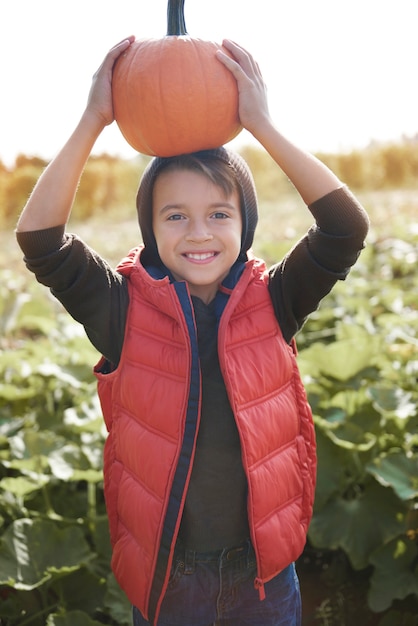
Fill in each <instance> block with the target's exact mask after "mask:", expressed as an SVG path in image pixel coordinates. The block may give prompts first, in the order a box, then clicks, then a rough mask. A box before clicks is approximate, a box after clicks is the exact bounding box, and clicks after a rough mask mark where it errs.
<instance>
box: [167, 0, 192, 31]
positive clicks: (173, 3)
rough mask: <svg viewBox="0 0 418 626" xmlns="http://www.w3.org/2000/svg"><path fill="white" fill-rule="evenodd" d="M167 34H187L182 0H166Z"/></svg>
mask: <svg viewBox="0 0 418 626" xmlns="http://www.w3.org/2000/svg"><path fill="white" fill-rule="evenodd" d="M167 35H187V30H186V22H185V21H184V0H168V5H167Z"/></svg>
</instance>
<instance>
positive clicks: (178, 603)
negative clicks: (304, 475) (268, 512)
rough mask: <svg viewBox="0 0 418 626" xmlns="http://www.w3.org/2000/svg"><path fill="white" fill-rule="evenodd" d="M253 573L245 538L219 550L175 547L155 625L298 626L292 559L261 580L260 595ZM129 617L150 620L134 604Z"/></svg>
mask: <svg viewBox="0 0 418 626" xmlns="http://www.w3.org/2000/svg"><path fill="white" fill-rule="evenodd" d="M255 578H256V561H255V554H254V550H253V548H252V546H251V543H250V542H246V543H245V544H243V545H241V546H238V547H237V548H232V549H228V548H226V549H224V550H221V551H218V552H207V553H198V552H194V551H193V550H180V549H176V553H175V556H174V560H173V567H172V570H171V576H170V582H169V585H168V588H167V592H166V595H165V597H164V600H163V603H162V606H161V612H160V616H159V619H158V626H300V624H301V598H300V590H299V580H298V577H297V574H296V570H295V566H294V564H293V563H292V564H291V565H289V567H287V568H286V569H285V570H283V571H282V572H281V573H280V574H278V576H276V577H275V578H273V580H271V581H269V582H268V583H266V584H265V593H266V598H265V600H262V601H260V598H259V594H258V590H256V589H255V588H254V579H255ZM133 616H134V621H133V623H134V626H146V625H147V624H149V622H147V621H145V619H144V618H143V617H142V616H141V613H140V612H139V611H138V609H136V608H135V607H134V609H133Z"/></svg>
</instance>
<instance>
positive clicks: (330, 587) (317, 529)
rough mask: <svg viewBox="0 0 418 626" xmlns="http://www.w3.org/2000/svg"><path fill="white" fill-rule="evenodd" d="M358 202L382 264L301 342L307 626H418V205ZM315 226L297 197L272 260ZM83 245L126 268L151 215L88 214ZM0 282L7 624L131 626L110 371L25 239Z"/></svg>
mask: <svg viewBox="0 0 418 626" xmlns="http://www.w3.org/2000/svg"><path fill="white" fill-rule="evenodd" d="M357 195H358V197H359V199H360V200H361V201H362V203H363V204H364V206H365V208H366V210H367V211H368V213H369V215H370V218H371V223H372V228H371V232H370V235H369V238H368V242H367V247H366V249H365V250H364V252H363V253H362V255H361V257H360V260H359V262H358V264H357V265H356V267H355V268H354V269H353V271H352V273H351V274H350V277H349V278H348V279H347V281H346V282H345V283H343V284H339V285H338V286H337V287H336V288H335V290H334V291H333V292H332V294H330V295H329V296H328V297H327V298H326V299H325V300H324V302H323V304H322V305H321V307H320V309H319V310H318V312H316V313H315V314H314V315H312V318H311V320H310V321H309V322H308V323H307V324H306V326H305V328H304V329H303V331H302V333H300V335H299V336H298V345H299V350H300V352H299V363H300V368H301V371H302V374H303V377H304V380H305V384H306V387H307V390H308V393H309V399H310V402H311V405H312V407H313V411H314V416H315V424H316V431H317V440H318V454H319V467H318V486H317V495H316V505H315V512H314V519H313V522H312V525H311V529H310V532H309V541H308V544H307V547H306V550H305V552H304V555H303V556H302V557H301V559H300V561H299V563H298V571H299V575H300V579H301V588H302V595H303V600H304V621H303V626H417V624H418V621H417V615H418V479H417V477H418V412H417V400H418V385H417V382H418V335H417V330H418V274H417V261H418V189H399V190H381V191H362V192H360V193H358V194H357ZM311 221H312V220H311V218H310V216H309V213H308V212H307V210H306V208H305V207H304V206H303V204H302V203H301V201H300V200H299V199H298V197H297V196H296V194H295V193H294V192H293V191H292V189H290V188H289V187H284V189H283V191H282V192H281V196H280V201H279V202H278V203H277V204H276V203H273V202H271V201H263V202H262V204H261V209H260V222H259V228H258V234H257V237H256V240H255V245H254V251H255V253H256V254H257V255H259V256H262V257H263V258H265V259H266V261H267V262H268V263H273V262H274V261H276V260H277V259H279V258H281V257H282V256H283V254H285V252H286V251H287V250H288V249H289V248H290V247H291V246H292V245H293V243H294V242H295V241H296V240H297V239H298V238H299V237H300V236H302V234H303V233H304V231H305V230H306V229H307V228H308V227H309V226H310V224H311ZM70 230H74V231H75V232H77V233H78V234H79V235H80V236H82V237H83V238H84V239H85V240H86V241H87V242H88V243H89V244H90V245H91V246H92V247H94V248H95V249H96V250H97V251H99V252H100V253H102V254H103V256H105V257H106V258H107V259H108V260H109V261H110V262H111V263H112V264H116V263H117V262H118V260H119V259H120V258H121V257H123V256H124V254H125V253H126V252H127V250H128V249H129V248H131V247H133V246H135V245H137V243H138V242H139V231H138V229H137V225H136V215H135V212H134V211H133V212H132V216H131V217H130V213H129V212H128V211H126V210H125V211H124V212H123V215H118V214H117V213H116V212H115V211H113V212H111V213H107V214H106V215H97V214H95V215H93V216H92V217H90V218H89V219H83V220H80V219H77V214H75V215H74V218H73V221H72V222H71V225H70ZM0 276H1V283H0V324H1V331H2V332H1V335H0V535H1V537H0V624H1V626H23V625H25V626H43V625H44V624H48V626H52V625H55V624H56V625H57V626H67V624H68V625H70V624H71V626H89V625H91V626H94V625H97V624H111V625H113V626H116V624H119V625H120V626H123V625H124V624H129V620H130V609H129V607H128V606H127V604H126V601H125V600H124V598H123V597H122V596H121V594H120V593H119V592H118V589H117V587H116V586H115V584H114V581H113V579H112V576H111V574H110V572H109V544H108V537H107V522H106V515H105V510H104V504H103V493H102V484H101V469H102V467H101V448H102V445H103V441H104V436H105V434H104V432H103V426H102V422H101V417H100V410H99V407H98V404H97V398H96V397H95V387H94V381H93V377H92V374H91V366H92V365H93V363H94V362H95V361H96V360H97V355H96V353H95V351H94V350H93V349H92V348H91V347H90V346H89V344H88V343H87V340H86V339H85V338H84V336H83V335H82V333H80V330H79V329H78V327H77V326H76V325H75V323H73V322H72V321H71V320H69V319H68V316H67V315H66V314H64V313H63V312H62V311H61V309H60V308H59V306H57V304H56V303H55V302H54V301H53V300H52V298H51V297H50V296H49V294H48V292H47V291H46V290H44V289H43V288H42V287H40V286H39V285H37V284H36V283H35V282H34V281H33V279H32V278H31V277H30V276H29V275H28V273H27V272H26V270H25V268H24V264H23V262H22V258H21V253H20V251H19V249H18V247H17V244H16V243H15V238H14V234H13V232H12V229H8V230H4V231H3V232H1V233H0ZM28 555H30V556H28ZM48 616H49V617H48Z"/></svg>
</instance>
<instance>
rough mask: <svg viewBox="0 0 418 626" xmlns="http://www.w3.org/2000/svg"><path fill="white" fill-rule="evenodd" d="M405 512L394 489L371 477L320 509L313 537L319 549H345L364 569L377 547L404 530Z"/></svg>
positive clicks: (311, 535) (316, 515) (310, 534)
mask: <svg viewBox="0 0 418 626" xmlns="http://www.w3.org/2000/svg"><path fill="white" fill-rule="evenodd" d="M355 487H357V489H355ZM348 496H349V497H348ZM405 513H406V511H403V512H402V509H401V507H400V502H399V500H398V498H397V497H396V496H395V494H394V493H393V491H392V490H391V489H385V488H384V487H382V486H381V485H380V484H379V483H378V482H376V481H375V480H373V479H371V480H368V481H367V482H366V483H365V484H363V485H357V486H356V485H353V488H352V489H351V491H350V492H347V495H346V496H345V497H344V495H343V494H338V495H336V496H335V497H333V498H331V499H330V500H329V501H328V502H327V503H326V504H325V505H324V506H323V507H322V508H321V509H319V510H316V511H315V514H314V516H313V519H312V522H311V525H310V527H309V538H310V540H311V542H312V544H313V545H314V546H315V547H318V548H329V549H337V548H342V549H343V550H344V551H345V552H346V554H347V556H348V558H349V559H350V562H351V564H352V566H353V567H354V569H363V568H365V567H367V565H368V564H369V557H370V555H371V553H372V552H373V551H374V550H376V548H378V547H379V546H380V545H381V544H383V543H386V542H387V541H389V540H390V539H392V538H393V537H396V536H398V535H399V534H400V533H402V532H404V530H405Z"/></svg>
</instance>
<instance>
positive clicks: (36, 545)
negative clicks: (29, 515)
mask: <svg viewBox="0 0 418 626" xmlns="http://www.w3.org/2000/svg"><path fill="white" fill-rule="evenodd" d="M92 556H93V554H92V553H91V551H90V548H89V546H88V544H87V543H86V541H85V539H84V535H83V532H82V530H81V529H80V528H77V527H74V526H70V527H68V528H64V529H60V528H59V527H58V526H57V525H55V524H54V523H52V522H49V521H44V520H39V519H38V520H31V519H26V518H22V519H18V520H15V521H14V522H13V524H11V525H10V526H9V527H8V528H7V530H6V532H5V533H4V535H3V536H2V537H1V542H0V584H7V585H12V586H14V587H15V588H16V589H26V590H30V589H35V588H36V587H39V586H40V585H42V583H44V582H45V581H46V580H49V579H50V578H51V576H52V575H53V574H57V573H63V574H66V573H69V572H71V571H74V570H77V569H79V568H80V567H82V565H83V564H84V563H86V562H88V561H89V560H90V559H91V558H92Z"/></svg>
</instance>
